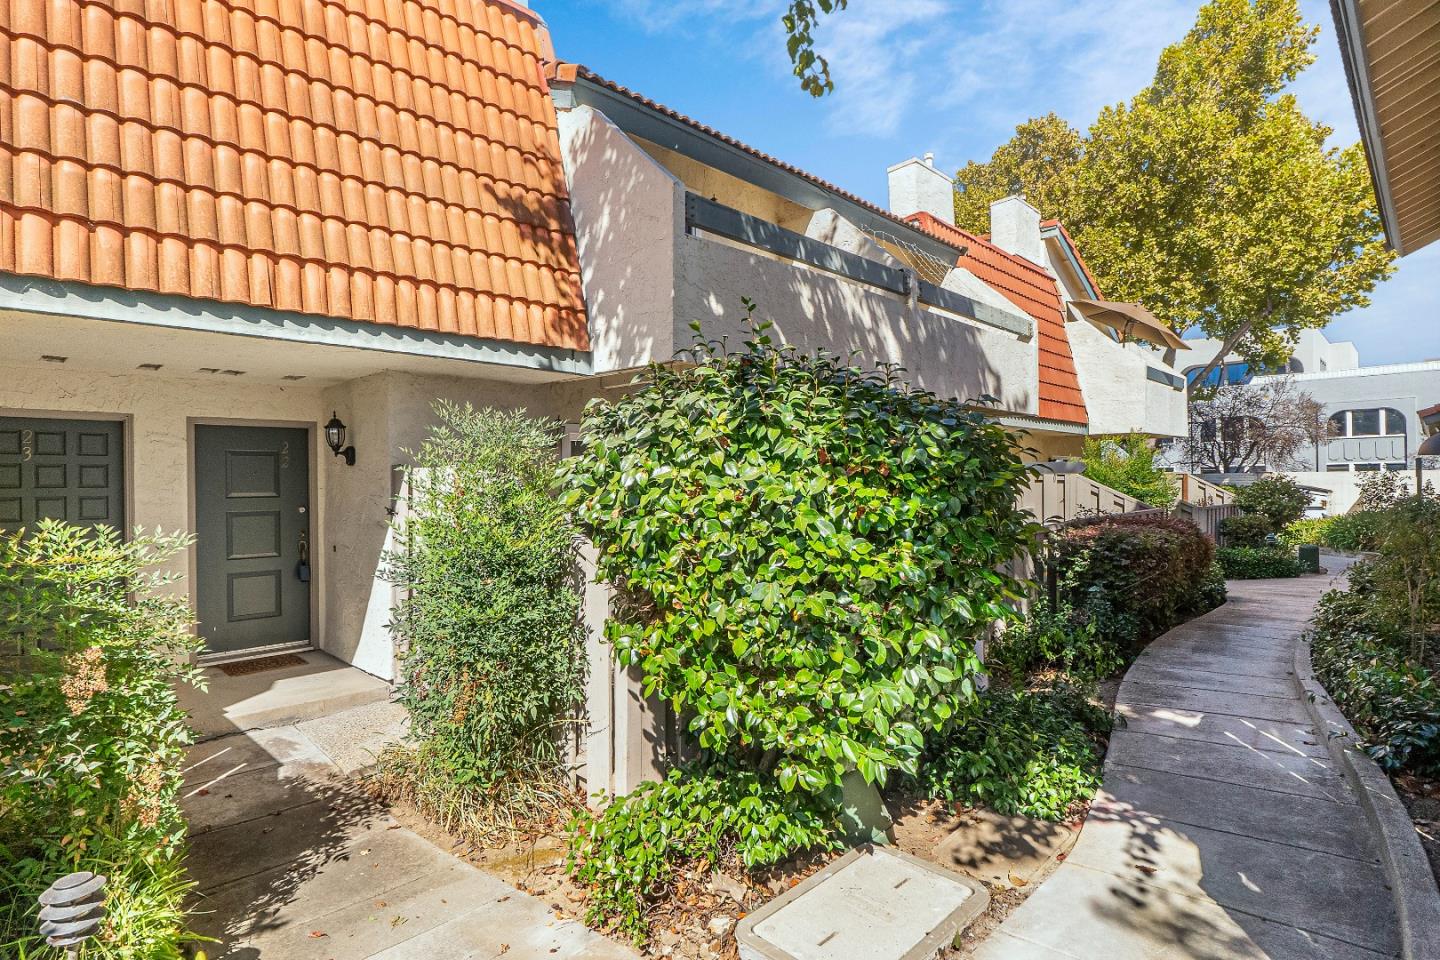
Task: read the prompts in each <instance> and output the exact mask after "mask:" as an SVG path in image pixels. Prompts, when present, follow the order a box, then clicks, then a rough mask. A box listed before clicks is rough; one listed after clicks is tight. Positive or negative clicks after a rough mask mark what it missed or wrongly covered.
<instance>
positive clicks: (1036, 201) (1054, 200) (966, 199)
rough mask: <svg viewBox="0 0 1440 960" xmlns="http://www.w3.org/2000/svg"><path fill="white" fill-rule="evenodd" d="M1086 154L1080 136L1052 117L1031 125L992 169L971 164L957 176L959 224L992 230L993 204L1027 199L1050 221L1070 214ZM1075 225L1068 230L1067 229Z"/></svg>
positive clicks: (1001, 151) (1000, 150)
mask: <svg viewBox="0 0 1440 960" xmlns="http://www.w3.org/2000/svg"><path fill="white" fill-rule="evenodd" d="M1084 152H1085V138H1084V137H1083V136H1081V134H1080V131H1078V130H1076V129H1075V128H1074V127H1072V126H1070V124H1068V123H1066V122H1065V121H1064V120H1063V119H1061V118H1060V117H1059V116H1057V115H1056V114H1053V113H1047V114H1045V116H1043V117H1037V118H1035V119H1033V120H1026V121H1025V122H1024V123H1022V124H1020V126H1018V127H1016V128H1015V136H1013V137H1011V138H1010V139H1009V140H1008V141H1006V142H1005V143H1002V144H1000V146H999V147H997V148H996V150H995V155H994V156H992V157H991V158H990V160H989V162H987V163H976V162H975V161H973V160H972V161H970V162H969V163H967V164H965V166H963V167H961V168H960V172H959V173H958V174H956V176H955V187H956V190H955V224H956V226H959V227H963V228H964V229H966V230H969V231H971V232H973V233H988V232H989V230H990V204H992V203H994V202H995V201H996V200H1003V199H1004V198H1005V197H1008V196H1010V195H1011V194H1013V193H1023V194H1025V199H1027V200H1029V201H1030V203H1031V204H1033V205H1034V206H1035V208H1036V209H1037V210H1040V211H1042V212H1044V213H1046V214H1048V215H1054V214H1055V213H1057V212H1060V211H1069V210H1070V209H1071V202H1070V201H1071V193H1072V192H1073V185H1074V182H1075V174H1076V166H1077V165H1078V164H1079V162H1080V159H1081V157H1082V156H1083V155H1084ZM1069 226H1070V224H1068V223H1067V224H1066V227H1067V228H1068V227H1069Z"/></svg>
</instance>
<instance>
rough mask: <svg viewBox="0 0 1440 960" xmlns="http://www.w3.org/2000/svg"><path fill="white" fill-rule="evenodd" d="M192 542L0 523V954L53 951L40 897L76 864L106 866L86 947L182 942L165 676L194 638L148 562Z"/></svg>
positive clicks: (165, 579)
mask: <svg viewBox="0 0 1440 960" xmlns="http://www.w3.org/2000/svg"><path fill="white" fill-rule="evenodd" d="M187 542H188V541H187V540H186V538H183V537H179V536H160V535H154V536H150V535H136V536H134V537H132V538H130V539H129V540H125V539H122V537H121V536H120V535H119V534H118V533H116V532H115V531H114V530H111V529H109V528H100V529H98V530H95V531H88V530H84V529H81V528H78V527H73V526H68V525H65V524H61V523H57V522H54V521H43V522H42V523H41V524H40V525H39V526H38V527H37V528H35V529H33V530H30V531H28V532H25V533H24V534H23V535H22V534H21V533H9V534H5V535H3V536H0V622H3V634H4V637H5V640H6V647H5V649H4V650H3V651H0V771H3V779H0V955H3V956H7V957H12V956H13V957H19V958H26V957H39V956H54V955H55V951H53V950H51V949H49V948H47V947H44V946H43V944H42V941H41V940H40V938H39V937H38V935H37V934H36V932H35V930H36V922H37V921H36V915H35V914H36V909H37V907H36V905H35V898H36V896H38V895H39V893H40V892H41V891H42V890H44V889H45V888H46V887H47V886H48V885H49V884H50V883H51V882H52V881H54V880H56V879H57V878H59V877H61V876H63V875H65V874H67V873H71V872H73V871H76V870H90V871H93V872H96V873H101V874H104V875H105V876H107V877H108V878H109V884H108V886H107V891H108V894H107V903H106V908H107V909H106V919H105V921H104V923H103V924H102V926H101V928H100V932H99V933H98V935H97V936H96V938H95V939H94V940H92V941H91V942H90V943H89V944H88V945H87V946H86V948H85V951H84V955H85V956H87V957H91V958H102V957H103V958H117V960H118V958H125V960H130V958H135V960H139V958H144V960H165V958H178V957H180V956H181V955H182V946H183V944H184V942H185V941H186V940H187V939H189V937H188V934H187V926H186V917H185V911H184V901H185V897H186V896H187V894H188V893H189V890H190V887H191V884H190V883H189V881H188V880H187V879H186V876H185V871H184V868H183V865H182V861H183V857H184V852H185V824H184V821H183V820H182V819H181V815H180V807H179V803H178V800H177V794H178V790H179V785H180V779H181V765H182V762H183V759H184V748H185V747H186V745H188V744H189V743H190V733H189V730H188V729H187V727H186V723H185V715H184V713H183V712H182V711H181V709H180V707H179V705H178V703H177V701H176V696H175V684H177V683H198V682H199V674H198V672H197V671H196V670H195V669H194V668H192V667H190V666H188V664H189V661H190V658H191V655H192V654H193V653H194V652H195V651H196V650H198V648H199V641H198V639H197V638H196V637H195V635H194V634H193V633H192V632H191V630H190V626H191V615H190V607H189V604H188V603H187V602H186V601H185V598H184V597H183V596H182V595H177V594H175V593H173V592H171V591H170V589H169V584H170V583H171V582H172V580H173V579H174V577H173V576H170V575H167V574H165V573H163V572H156V568H157V565H160V564H163V563H164V562H165V561H167V560H168V559H170V558H171V557H173V556H174V555H175V554H176V553H177V552H178V551H180V550H182V549H183V548H184V547H185V546H186V544H187Z"/></svg>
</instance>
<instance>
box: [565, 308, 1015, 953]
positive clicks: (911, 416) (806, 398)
mask: <svg viewBox="0 0 1440 960" xmlns="http://www.w3.org/2000/svg"><path fill="white" fill-rule="evenodd" d="M751 306H752V305H750V304H748V303H747V307H751ZM692 359H693V360H694V361H695V363H694V365H693V366H687V367H680V368H667V367H658V366H657V367H652V368H651V370H650V372H649V378H650V382H649V383H648V384H647V385H646V386H644V387H643V388H641V389H639V390H638V391H636V392H634V393H632V394H629V395H627V396H625V397H623V398H621V399H619V400H618V401H616V402H614V403H607V402H605V401H599V400H597V401H593V402H592V403H591V405H590V407H588V408H587V410H586V414H585V419H584V423H583V424H582V432H583V436H584V440H585V452H584V454H583V455H581V456H578V457H575V458H572V459H570V460H568V461H567V462H566V463H565V464H564V465H563V470H562V476H563V479H564V482H565V484H566V486H567V487H568V493H567V497H566V502H567V504H569V505H570V506H572V507H573V508H574V510H575V513H576V515H577V516H578V518H579V521H580V524H581V527H582V529H583V531H584V532H585V533H587V534H588V535H589V536H590V538H591V539H592V540H593V542H594V543H595V545H596V547H597V548H598V550H599V562H598V576H599V577H600V578H601V579H603V580H606V581H609V582H611V583H613V584H615V585H616V587H617V589H618V591H619V593H620V596H621V602H620V603H619V604H618V605H617V606H618V609H617V610H616V611H615V613H616V615H615V616H612V618H611V619H610V621H609V622H608V623H607V625H606V636H607V639H608V640H609V641H610V643H611V644H612V645H613V646H614V649H615V653H616V656H617V657H618V659H619V660H620V661H621V662H622V663H624V664H628V665H632V666H634V667H636V668H638V670H639V671H640V673H641V674H642V676H643V678H644V685H645V690H646V692H647V693H655V694H658V695H659V696H661V697H663V698H665V699H666V700H668V701H670V703H671V704H672V706H673V707H674V708H675V711H676V713H677V714H678V715H679V716H681V717H683V718H686V720H687V721H688V723H687V727H688V734H689V735H690V736H691V737H692V738H693V741H694V743H695V745H696V746H698V748H699V750H700V753H701V756H702V759H701V762H700V763H699V764H697V765H695V766H693V767H688V768H685V769H681V770H677V771H675V772H674V773H672V774H671V776H670V777H669V778H668V779H667V781H666V783H665V785H663V786H661V787H651V786H646V787H642V788H640V790H638V791H637V792H635V793H632V794H631V795H629V796H628V797H624V798H620V799H617V800H616V801H615V803H613V804H612V805H611V806H609V807H607V808H606V809H605V811H604V812H603V813H601V814H598V815H591V814H582V815H581V816H580V817H579V818H578V819H577V821H576V822H575V824H574V827H573V830H574V837H575V839H574V841H573V844H574V845H573V847H572V858H571V862H570V870H571V873H572V874H573V875H574V876H575V877H576V879H577V880H578V881H580V882H581V883H582V884H584V885H585V886H586V887H587V888H588V889H589V892H590V897H591V919H592V921H593V922H604V921H606V920H607V919H608V920H609V921H610V922H613V923H616V924H618V925H619V926H620V927H621V928H622V929H624V930H626V931H627V932H629V933H631V934H632V935H633V936H635V937H636V938H637V939H644V937H645V933H646V929H645V923H644V919H643V918H644V916H645V911H646V905H647V903H648V902H649V901H650V900H651V899H653V898H654V897H656V896H658V895H660V894H661V893H662V892H663V891H664V890H665V889H666V888H667V885H668V883H669V878H670V877H671V876H672V875H673V872H674V871H675V870H676V869H677V867H678V861H679V860H683V859H687V858H695V857H704V858H706V859H709V860H711V861H712V862H713V859H714V858H715V857H716V856H717V855H718V854H719V853H721V852H723V851H725V850H728V849H736V850H738V851H739V852H740V854H741V857H742V859H743V860H744V861H745V862H746V864H747V865H751V866H753V865H756V864H760V863H769V862H773V861H775V860H778V859H779V858H781V857H783V856H784V855H785V854H787V853H789V852H793V851H796V850H800V849H803V848H805V847H810V846H815V845H819V844H825V843H828V842H830V839H829V838H830V836H831V832H830V831H831V830H832V829H833V826H834V824H835V822H836V817H837V815H838V807H839V800H840V796H839V795H840V790H839V784H840V781H841V778H842V776H843V775H844V774H845V772H846V771H847V770H849V769H855V770H858V771H859V772H860V774H861V775H862V776H863V777H864V778H865V779H866V780H867V781H870V782H874V783H883V782H884V781H885V780H886V778H887V776H888V775H889V774H890V773H891V772H892V771H903V772H907V773H914V772H915V770H916V769H917V765H918V763H919V759H920V755H921V751H922V749H923V747H924V745H925V739H926V736H927V734H930V733H931V732H933V731H935V730H937V729H940V728H942V727H945V726H947V725H948V724H950V723H952V722H958V721H960V720H961V719H962V718H963V717H965V716H966V715H967V711H968V708H969V707H970V706H971V704H972V703H973V702H974V700H975V697H976V686H975V676H976V674H978V673H979V671H980V670H981V664H980V660H979V657H978V655H977V649H976V648H977V642H978V641H979V640H980V638H981V637H983V636H985V635H986V634H987V633H988V632H989V630H990V629H991V625H992V624H993V623H994V622H996V621H1001V620H1007V619H1010V618H1012V617H1013V616H1014V614H1013V612H1012V611H1013V604H1014V603H1015V601H1016V600H1018V598H1019V590H1018V585H1017V584H1015V583H1014V582H1013V581H1012V580H1010V579H1009V578H1008V577H1006V576H1005V575H1004V574H1002V573H1000V572H997V571H999V570H1000V569H1001V567H1002V566H1003V565H1004V564H1006V563H1007V561H1009V560H1011V559H1012V558H1013V557H1015V556H1016V554H1018V553H1020V552H1022V551H1023V550H1024V549H1026V548H1027V546H1028V545H1029V544H1030V542H1031V540H1032V538H1033V537H1034V535H1035V533H1036V532H1037V530H1038V527H1037V526H1036V525H1035V524H1034V523H1033V522H1032V521H1031V520H1030V518H1029V516H1028V514H1026V513H1024V512H1023V511H1022V510H1021V509H1020V507H1019V505H1018V496H1019V493H1020V491H1021V488H1022V487H1023V486H1024V485H1025V483H1026V482H1027V480H1028V474H1027V472H1026V468H1025V466H1024V465H1023V464H1022V463H1021V461H1020V459H1019V456H1018V451H1017V449H1016V447H1015V445H1014V442H1013V441H1012V439H1011V437H1010V435H1009V434H1007V433H1006V431H1005V430H1004V429H1003V428H1001V427H999V426H997V425H995V424H993V423H990V422H988V421H987V420H986V419H985V418H984V417H983V416H982V415H981V414H979V413H977V412H975V411H973V410H970V409H968V408H967V407H965V406H964V405H962V404H959V403H955V402H952V401H947V400H941V399H939V398H937V397H935V396H933V395H932V394H929V393H925V392H922V391H918V390H913V389H910V388H908V387H906V386H905V385H904V384H902V383H901V382H900V380H899V379H898V377H897V376H896V374H895V373H894V372H893V371H881V372H878V373H877V372H868V371H864V370H861V369H858V368H855V367H852V366H848V365H846V364H845V363H843V362H842V361H840V360H839V359H837V358H835V357H832V356H828V355H824V354H818V355H807V354H802V353H799V352H797V351H795V350H794V349H792V348H783V349H782V348H778V347H776V346H774V345H773V344H772V343H771V342H770V340H769V339H768V337H767V336H766V335H765V330H764V328H763V327H758V328H757V329H756V333H755V335H754V337H753V338H752V339H750V340H748V341H747V342H746V343H745V344H744V346H743V347H742V348H741V349H740V350H739V351H738V352H729V351H728V350H727V349H726V348H725V347H724V345H721V344H715V343H709V344H702V345H701V346H699V347H697V349H696V350H695V351H694V352H693V354H692Z"/></svg>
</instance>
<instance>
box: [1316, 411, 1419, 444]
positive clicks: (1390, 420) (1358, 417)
mask: <svg viewBox="0 0 1440 960" xmlns="http://www.w3.org/2000/svg"><path fill="white" fill-rule="evenodd" d="M1404 433H1405V414H1403V413H1401V412H1400V411H1399V410H1396V409H1394V408H1393V407H1370V408H1367V409H1363V410H1341V411H1340V412H1339V413H1335V414H1332V415H1331V416H1330V435H1331V436H1333V437H1394V436H1402V435H1404Z"/></svg>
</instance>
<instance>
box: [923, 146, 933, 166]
mask: <svg viewBox="0 0 1440 960" xmlns="http://www.w3.org/2000/svg"><path fill="white" fill-rule="evenodd" d="M925 166H927V167H933V166H935V152H934V151H933V150H928V151H926V153H925Z"/></svg>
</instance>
